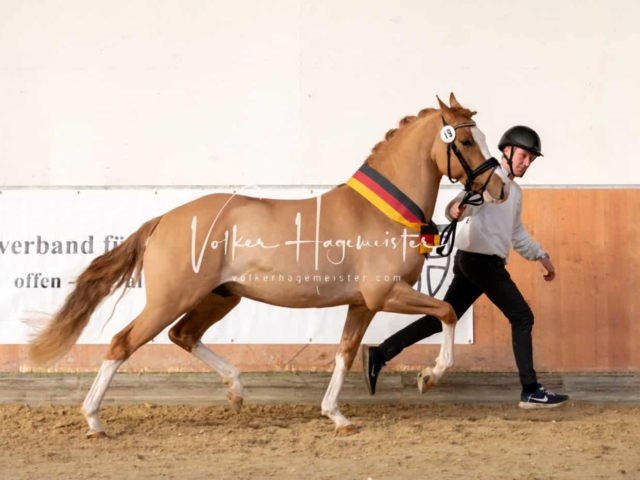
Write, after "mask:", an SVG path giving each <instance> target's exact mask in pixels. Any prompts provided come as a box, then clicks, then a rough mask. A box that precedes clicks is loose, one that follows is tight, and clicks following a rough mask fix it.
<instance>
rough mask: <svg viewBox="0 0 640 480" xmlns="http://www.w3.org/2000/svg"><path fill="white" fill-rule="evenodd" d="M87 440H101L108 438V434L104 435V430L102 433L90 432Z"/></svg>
mask: <svg viewBox="0 0 640 480" xmlns="http://www.w3.org/2000/svg"><path fill="white" fill-rule="evenodd" d="M87 438H88V439H90V440H100V439H103V438H107V434H106V433H104V430H103V431H101V432H89V433H87Z"/></svg>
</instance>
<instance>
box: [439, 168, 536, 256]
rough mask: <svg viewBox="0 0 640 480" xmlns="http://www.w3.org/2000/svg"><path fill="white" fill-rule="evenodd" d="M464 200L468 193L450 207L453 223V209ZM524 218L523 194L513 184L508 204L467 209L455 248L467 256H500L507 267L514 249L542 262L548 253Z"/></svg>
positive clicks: (460, 222) (469, 206)
mask: <svg viewBox="0 0 640 480" xmlns="http://www.w3.org/2000/svg"><path fill="white" fill-rule="evenodd" d="M463 196H464V192H462V193H460V194H459V195H458V196H457V197H456V198H454V199H453V200H452V201H451V202H450V203H449V204H448V205H447V211H446V212H445V215H446V216H447V218H448V219H449V220H452V218H451V215H450V214H449V209H450V208H451V205H453V204H454V203H455V202H460V201H461V200H462V197H463ZM521 215H522V190H521V188H520V186H519V185H518V184H517V183H516V182H514V181H513V180H512V181H511V189H510V193H509V197H508V198H507V201H506V202H504V203H501V204H496V203H487V202H485V203H484V204H482V205H479V206H473V205H467V208H466V210H465V211H464V213H463V214H462V216H461V217H460V220H459V224H458V231H457V233H456V243H455V246H456V248H458V249H460V250H464V251H466V252H474V253H483V254H485V255H498V256H499V257H501V258H502V259H503V260H504V263H505V264H506V263H508V261H509V252H510V251H511V247H512V246H513V249H514V250H515V251H516V252H518V253H519V254H520V255H522V256H523V257H524V258H526V259H527V260H530V261H534V260H538V259H540V257H541V256H542V255H543V254H544V253H545V251H544V250H543V249H542V247H541V246H540V244H538V243H537V242H535V241H534V240H533V239H532V238H531V236H529V233H528V232H527V230H526V229H525V228H524V225H523V224H522V218H521Z"/></svg>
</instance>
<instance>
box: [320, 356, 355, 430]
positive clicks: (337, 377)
mask: <svg viewBox="0 0 640 480" xmlns="http://www.w3.org/2000/svg"><path fill="white" fill-rule="evenodd" d="M346 375H347V368H346V366H345V363H344V358H343V357H342V354H341V353H338V354H336V367H335V368H334V370H333V375H332V376H331V382H329V388H327V393H325V395H324V399H323V400H322V414H323V415H326V416H327V417H329V418H330V419H331V420H333V422H334V423H335V424H336V428H339V427H344V426H347V425H351V422H350V421H349V420H347V419H346V418H345V417H344V416H343V415H342V413H340V410H339V409H338V396H339V395H340V390H342V384H343V383H344V378H345V376H346Z"/></svg>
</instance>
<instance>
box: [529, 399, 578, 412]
mask: <svg viewBox="0 0 640 480" xmlns="http://www.w3.org/2000/svg"><path fill="white" fill-rule="evenodd" d="M567 403H569V400H565V401H564V402H560V403H536V402H520V403H519V404H518V406H519V407H520V408H524V409H525V410H538V409H544V408H546V409H549V408H558V407H561V406H563V405H566V404H567Z"/></svg>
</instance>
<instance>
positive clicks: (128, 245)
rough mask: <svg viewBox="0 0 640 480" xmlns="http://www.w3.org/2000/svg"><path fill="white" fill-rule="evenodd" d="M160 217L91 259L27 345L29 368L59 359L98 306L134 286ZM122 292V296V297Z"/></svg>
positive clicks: (69, 348)
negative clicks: (130, 284)
mask: <svg viewBox="0 0 640 480" xmlns="http://www.w3.org/2000/svg"><path fill="white" fill-rule="evenodd" d="M161 218H162V216H160V217H157V218H154V219H152V220H149V221H148V222H146V223H144V224H143V225H142V226H141V227H140V228H139V229H138V230H137V231H136V232H135V233H133V234H132V235H131V236H129V238H127V239H126V240H125V241H124V242H123V243H121V244H120V245H118V246H117V247H115V248H113V249H112V250H109V251H108V252H107V253H105V254H103V255H100V256H99V257H97V258H95V259H93V261H92V262H91V264H90V265H89V266H88V267H87V269H86V270H85V271H84V272H82V274H81V275H80V276H79V277H78V279H77V280H76V283H75V288H74V290H73V292H71V293H70V294H69V296H68V297H67V298H66V300H65V302H64V305H62V307H61V308H60V310H58V311H57V312H56V313H55V315H54V316H53V318H52V319H51V321H50V322H49V323H48V325H47V326H46V327H45V328H44V329H43V330H42V331H41V332H39V333H38V334H37V335H36V336H35V338H34V339H33V340H32V341H31V344H30V345H29V359H30V361H31V364H32V365H35V366H37V365H46V364H50V363H52V362H55V361H56V360H58V359H60V358H61V357H62V356H63V355H65V354H66V353H67V352H68V351H69V350H71V347H73V345H74V344H75V343H76V341H77V340H78V338H79V337H80V335H81V334H82V331H83V330H84V328H85V327H86V326H87V324H88V323H89V320H90V318H91V314H92V313H93V312H94V310H95V309H96V308H97V307H98V305H100V303H101V302H102V301H103V300H104V299H105V298H107V297H108V296H109V295H111V294H112V293H113V292H114V291H115V290H117V289H118V288H120V287H122V286H123V285H124V291H126V289H127V288H128V287H129V280H131V279H133V282H132V283H133V284H135V283H137V282H138V281H139V279H140V275H141V274H142V259H143V254H144V250H145V247H146V244H147V240H148V239H149V237H150V236H151V234H152V233H153V231H154V230H155V228H156V227H157V226H158V223H159V222H160V219H161ZM124 291H123V293H124Z"/></svg>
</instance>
